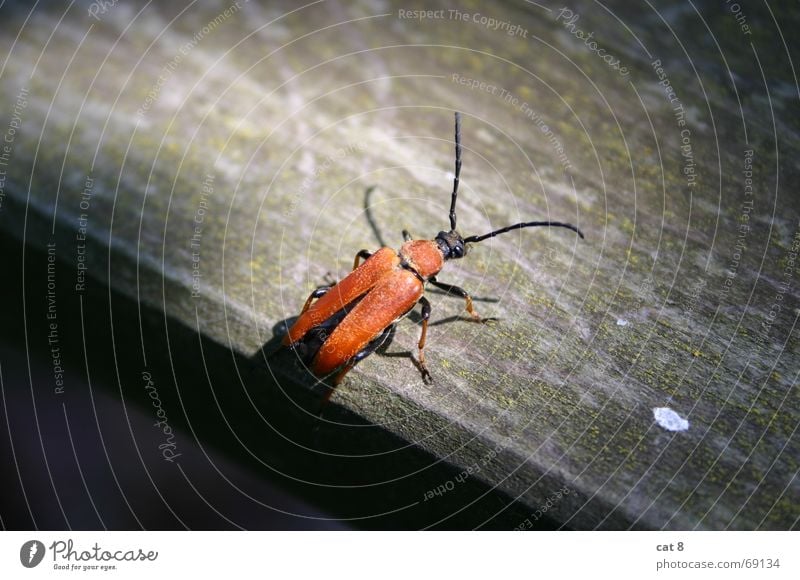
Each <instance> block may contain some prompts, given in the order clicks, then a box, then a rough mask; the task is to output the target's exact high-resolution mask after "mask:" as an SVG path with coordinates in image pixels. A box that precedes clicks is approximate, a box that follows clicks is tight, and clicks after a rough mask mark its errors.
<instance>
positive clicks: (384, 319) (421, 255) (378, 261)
mask: <svg viewBox="0 0 800 580" xmlns="http://www.w3.org/2000/svg"><path fill="white" fill-rule="evenodd" d="M455 117H456V131H455V142H456V170H455V179H454V183H453V193H452V195H451V199H450V231H449V232H439V233H438V235H437V236H436V238H435V239H433V240H412V239H411V236H410V235H409V233H408V232H407V231H405V230H404V231H403V239H404V240H405V243H404V244H403V245H402V246H401V247H400V251H399V252H398V251H396V250H393V249H392V248H387V247H384V248H381V249H380V250H378V251H377V252H375V253H370V252H368V251H367V250H361V251H360V252H358V254H357V255H356V258H355V263H354V264H353V271H352V272H350V274H349V275H348V276H347V277H346V278H345V279H344V280H342V281H341V282H339V283H338V284H334V285H330V286H320V287H319V288H317V289H316V290H315V291H314V292H312V293H311V295H310V296H309V297H308V300H306V303H305V306H303V310H302V312H301V313H300V316H299V318H298V319H297V321H296V322H295V323H294V324H293V325H292V327H291V328H290V329H289V332H288V333H287V335H286V336H285V337H284V339H283V344H284V346H288V347H291V348H293V349H294V350H295V351H296V352H297V353H298V354H299V355H300V357H301V358H302V359H303V360H304V362H306V363H307V364H310V365H311V370H312V371H313V372H314V374H315V375H317V376H318V377H325V376H327V375H329V374H331V373H332V372H334V371H336V370H339V372H338V374H337V375H336V377H335V378H334V380H333V384H334V385H337V384H339V382H341V380H342V379H343V378H344V376H345V375H346V374H347V373H348V372H349V371H350V369H352V368H353V366H355V364H356V363H357V362H358V361H360V360H362V359H364V358H366V357H367V356H369V355H370V354H372V353H373V352H375V350H377V349H378V348H380V346H381V345H382V344H384V342H385V341H386V340H387V339H388V338H389V336H390V335H391V333H392V331H393V330H394V326H395V324H396V323H397V321H398V320H400V319H401V318H403V317H404V316H405V315H406V314H408V313H409V312H410V311H411V309H412V308H414V306H415V305H416V304H417V302H420V303H422V333H421V334H420V337H419V344H418V346H419V367H420V370H421V372H422V378H423V380H424V381H426V382H427V381H429V380H430V377H431V375H430V373H429V372H428V369H427V368H426V366H425V352H424V350H423V349H424V348H425V336H426V335H427V332H428V319H429V318H430V314H431V305H430V302H428V300H427V299H426V298H425V297H424V296H423V292H424V289H425V283H426V282H427V283H429V284H432V285H434V286H436V287H437V288H441V289H442V290H445V291H447V292H448V293H453V294H456V295H457V296H461V297H462V298H464V300H465V301H466V309H467V312H468V313H469V314H470V316H472V319H473V320H475V321H478V322H484V321H485V319H482V318H481V317H480V316H478V314H477V313H476V312H475V309H474V308H473V306H472V298H470V295H469V294H468V293H467V292H466V291H464V290H462V289H461V288H459V287H457V286H452V285H450V284H444V283H442V282H439V281H438V280H436V275H437V274H438V273H439V272H440V271H441V269H442V267H443V266H444V263H445V261H447V260H451V259H458V258H463V257H464V256H465V255H466V254H467V247H468V246H467V244H471V243H477V242H481V241H483V240H485V239H487V238H492V237H494V236H496V235H498V234H502V233H505V232H508V231H511V230H516V229H519V228H529V227H535V226H551V227H562V228H568V229H570V230H572V231H574V232H576V233H577V234H578V235H579V236H580V237H581V238H583V234H582V233H581V231H580V230H579V229H578V228H576V227H575V226H573V225H571V224H565V223H561V222H552V221H539V222H524V223H519V224H514V225H513V226H508V227H505V228H501V229H499V230H496V231H493V232H490V233H488V234H484V235H482V236H468V237H466V238H463V237H461V234H459V233H458V232H457V231H456V199H457V196H458V178H459V174H460V173H461V115H460V114H459V113H456V114H455ZM362 259H366V261H365V262H364V263H363V264H361V265H359V263H360V262H361V260H362ZM315 299H316V302H314V300H315ZM331 392H332V391H329V392H328V396H330V393H331Z"/></svg>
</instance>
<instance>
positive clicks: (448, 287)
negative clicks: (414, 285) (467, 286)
mask: <svg viewBox="0 0 800 580" xmlns="http://www.w3.org/2000/svg"><path fill="white" fill-rule="evenodd" d="M428 282H430V283H431V284H433V285H434V286H436V287H437V288H439V289H440V290H444V291H445V292H447V293H448V294H455V295H456V296H460V297H461V298H463V299H464V300H465V301H466V303H467V304H466V307H467V312H468V313H469V315H470V316H472V320H474V321H475V322H489V321H492V320H494V318H481V317H480V315H478V313H477V312H475V307H474V306H473V305H472V296H470V295H469V293H468V292H467V291H466V290H464V289H463V288H459V287H458V286H453V285H452V284H445V283H444V282H439V281H438V280H436V278H429V279H428Z"/></svg>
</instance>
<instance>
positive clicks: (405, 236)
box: [403, 230, 414, 242]
mask: <svg viewBox="0 0 800 580" xmlns="http://www.w3.org/2000/svg"><path fill="white" fill-rule="evenodd" d="M413 239H414V238H412V237H411V234H410V233H409V231H408V230H403V241H404V242H410V241H411V240H413Z"/></svg>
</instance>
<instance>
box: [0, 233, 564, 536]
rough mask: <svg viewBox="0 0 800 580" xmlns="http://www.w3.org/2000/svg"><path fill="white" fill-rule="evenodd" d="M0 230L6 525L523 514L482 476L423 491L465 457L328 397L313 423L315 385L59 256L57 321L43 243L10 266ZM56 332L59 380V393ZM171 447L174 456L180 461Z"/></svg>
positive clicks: (9, 248)
mask: <svg viewBox="0 0 800 580" xmlns="http://www.w3.org/2000/svg"><path fill="white" fill-rule="evenodd" d="M1 243H2V247H3V248H4V250H5V252H4V254H5V256H6V263H7V264H8V265H9V267H12V268H14V271H19V272H20V275H17V276H10V277H7V278H6V281H5V283H4V284H3V285H2V290H1V291H2V294H0V300H2V304H3V310H4V312H5V316H4V324H3V325H2V334H1V335H0V340H1V341H2V345H3V347H2V377H3V384H2V406H3V410H2V413H0V416H2V420H3V426H2V429H0V433H2V435H0V450H1V451H0V453H2V461H3V465H4V467H3V470H2V489H3V493H2V494H0V514H1V515H2V524H3V527H4V528H6V529H27V528H40V529H66V528H72V529H95V528H103V527H105V528H109V529H136V528H139V527H143V528H147V529H181V528H184V527H187V528H192V529H229V528H236V527H243V528H249V529H293V528H296V529H308V528H324V529H326V528H337V527H341V525H342V523H341V522H337V521H331V520H330V519H326V518H331V519H342V520H348V521H346V522H345V525H346V526H354V527H358V528H368V529H378V528H403V529H406V528H421V527H427V526H434V527H437V526H436V522H437V521H438V520H440V519H441V518H443V517H446V516H451V517H449V519H447V521H446V524H445V525H446V527H448V528H472V527H476V526H479V525H481V524H483V522H487V520H488V522H487V523H486V525H485V526H484V527H486V528H496V529H509V528H513V527H516V526H518V525H519V524H520V523H521V522H522V521H524V520H525V519H526V518H528V517H529V516H530V514H529V513H528V510H527V509H526V508H525V507H524V506H521V505H518V504H514V503H513V502H512V500H511V499H510V498H509V497H507V496H506V495H504V494H503V493H500V492H498V491H496V490H490V489H489V488H487V486H485V485H484V484H483V483H481V482H479V481H477V480H475V479H474V478H467V479H466V480H465V481H464V482H463V483H456V484H455V485H454V486H453V489H452V490H448V491H447V492H446V493H444V494H442V495H441V496H437V497H434V498H433V499H431V500H429V501H424V496H425V493H426V492H427V491H428V490H432V489H435V488H436V487H437V486H440V485H443V484H446V482H448V481H453V480H454V478H455V477H456V475H458V473H459V470H456V469H455V468H453V467H452V466H450V465H448V464H446V463H444V462H441V461H438V462H437V460H436V459H435V458H433V457H432V456H430V455H428V454H427V453H425V452H423V451H420V450H419V449H417V448H415V447H413V446H409V445H408V444H407V443H406V442H404V441H402V440H400V439H398V438H396V437H393V436H391V435H389V434H388V433H386V432H385V431H384V430H383V429H381V428H379V427H375V426H372V425H369V424H366V423H364V422H363V421H361V420H359V418H358V417H355V416H353V415H352V414H351V413H348V412H346V411H345V410H343V409H342V408H340V407H338V406H336V405H335V403H332V404H330V405H328V406H327V407H325V409H324V412H323V416H322V417H323V418H322V420H320V419H319V418H318V417H317V415H316V410H317V409H318V408H319V396H318V394H316V393H313V392H311V391H309V390H306V389H304V388H299V387H298V386H297V385H294V386H292V385H286V384H284V385H281V384H278V383H276V382H275V380H274V379H273V378H272V376H271V373H269V372H267V371H266V369H265V368H264V367H263V366H261V365H260V364H257V363H256V362H254V361H250V360H247V359H245V358H243V357H241V356H238V355H235V354H233V353H232V352H231V351H230V350H228V349H226V348H223V347H222V346H220V345H218V344H216V343H213V342H211V341H209V340H207V339H204V338H202V337H200V336H198V335H197V333H196V332H195V331H194V330H193V329H190V328H187V327H185V326H182V325H180V324H178V323H177V322H175V321H172V320H165V319H164V316H163V314H161V313H159V312H157V311H154V310H152V309H149V308H145V307H141V308H138V307H137V305H136V304H135V303H133V302H132V301H130V300H128V299H126V298H124V297H122V296H120V295H118V294H117V293H115V292H110V293H109V291H108V289H107V288H104V287H102V286H100V285H98V284H95V283H90V284H88V285H87V290H86V292H85V293H84V294H83V295H82V298H80V297H79V296H78V295H77V294H76V293H74V292H73V291H71V288H69V287H68V285H69V284H71V282H72V279H73V272H72V267H71V266H69V265H64V264H62V263H60V262H56V263H55V271H54V272H55V283H56V286H57V288H58V291H57V293H56V300H57V303H56V304H57V310H56V318H55V319H51V320H48V318H47V313H48V311H49V308H48V302H47V284H48V278H47V275H48V271H47V265H48V256H47V254H46V253H43V252H39V251H34V250H31V249H30V248H27V249H25V250H24V254H25V260H24V269H22V268H20V269H19V270H17V265H19V264H20V261H21V260H22V255H23V248H22V246H21V245H20V244H19V243H18V242H17V241H15V240H13V239H10V238H8V237H2V242H1ZM23 271H24V273H25V274H24V276H23V275H22V272H23ZM51 273H52V271H51ZM52 281H53V280H52V278H51V282H52ZM23 288H24V290H25V294H24V302H23ZM81 306H82V308H81ZM139 310H141V313H142V318H141V325H142V332H143V335H144V343H142V342H141V338H140V332H139V325H140V319H139V316H138V312H139ZM81 315H83V320H82V319H81ZM51 322H55V324H56V325H57V327H56V334H57V342H52V337H53V336H54V335H53V334H52V329H51V328H50V326H49V324H51ZM82 329H83V331H82ZM48 337H50V340H49V338H48ZM272 346H274V345H268V348H270V347H272ZM53 347H58V351H57V353H58V358H59V361H60V366H61V367H62V368H63V380H64V392H63V394H58V393H56V392H55V382H54V381H55V375H54V371H53V364H54V363H53V355H52V352H53V351H52V348H53ZM142 347H144V349H145V354H146V358H147V364H146V366H145V365H144V364H143V362H142ZM26 353H27V354H26ZM378 356H380V355H378ZM256 359H257V361H259V363H260V361H261V357H256ZM270 362H271V363H272V366H271V367H270V368H272V369H273V370H274V369H276V368H278V367H275V366H274V365H275V363H276V362H277V363H278V364H280V365H289V366H292V365H294V362H293V359H292V357H291V356H287V353H285V352H278V353H277V355H272V357H271V360H270ZM87 365H88V366H87ZM87 368H88V376H87ZM28 369H30V371H28ZM206 372H207V373H208V374H206ZM291 372H295V371H291ZM296 372H297V373H298V376H300V375H302V374H303V371H302V369H300V368H298V369H296ZM143 373H147V375H144V374H143ZM147 377H149V379H148V378H147ZM148 381H151V383H152V384H151V387H150V388H148V386H147V385H148ZM152 387H155V388H152ZM154 390H155V391H157V396H158V403H159V405H160V407H161V408H162V409H163V410H164V413H165V415H166V417H167V420H168V424H169V425H170V426H171V428H173V429H174V431H175V433H176V435H175V437H174V438H172V439H171V440H169V441H170V442H171V443H174V447H169V446H167V447H163V448H162V449H159V445H167V441H168V439H167V437H166V436H165V434H164V432H163V430H162V429H161V428H157V427H155V426H154V422H156V421H158V420H159V419H158V417H157V416H156V415H157V412H158V411H157V409H156V408H155V405H154V404H153V401H154V399H152V397H151V396H150V393H152V392H153V391H154ZM6 421H7V422H6ZM9 435H10V437H9ZM167 448H169V449H170V450H171V451H172V452H174V453H176V454H179V455H176V456H175V457H174V458H173V459H172V461H167V460H165V459H164V455H163V453H164V452H165V450H166V449H167ZM326 452H327V453H330V454H325V453H326ZM167 455H168V456H169V453H167ZM473 501H474V502H475V503H474V504H472V505H470V506H469V507H468V508H466V509H464V510H463V511H460V512H458V510H460V509H461V508H462V507H464V506H465V505H467V504H469V503H471V502H473ZM509 504H511V505H509ZM501 510H502V513H501V515H500V516H498V517H496V518H493V515H494V514H496V513H498V512H500V511H501ZM283 512H286V513H283ZM454 512H458V513H457V514H455V515H451V514H453V513H454ZM381 514H382V515H381ZM536 523H537V524H540V525H541V526H542V527H543V528H552V527H554V524H553V523H552V522H549V521H546V520H544V519H540V520H539V521H537V522H536Z"/></svg>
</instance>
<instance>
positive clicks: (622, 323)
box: [617, 318, 628, 326]
mask: <svg viewBox="0 0 800 580" xmlns="http://www.w3.org/2000/svg"><path fill="white" fill-rule="evenodd" d="M617 326H628V321H627V320H625V319H624V318H617Z"/></svg>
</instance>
